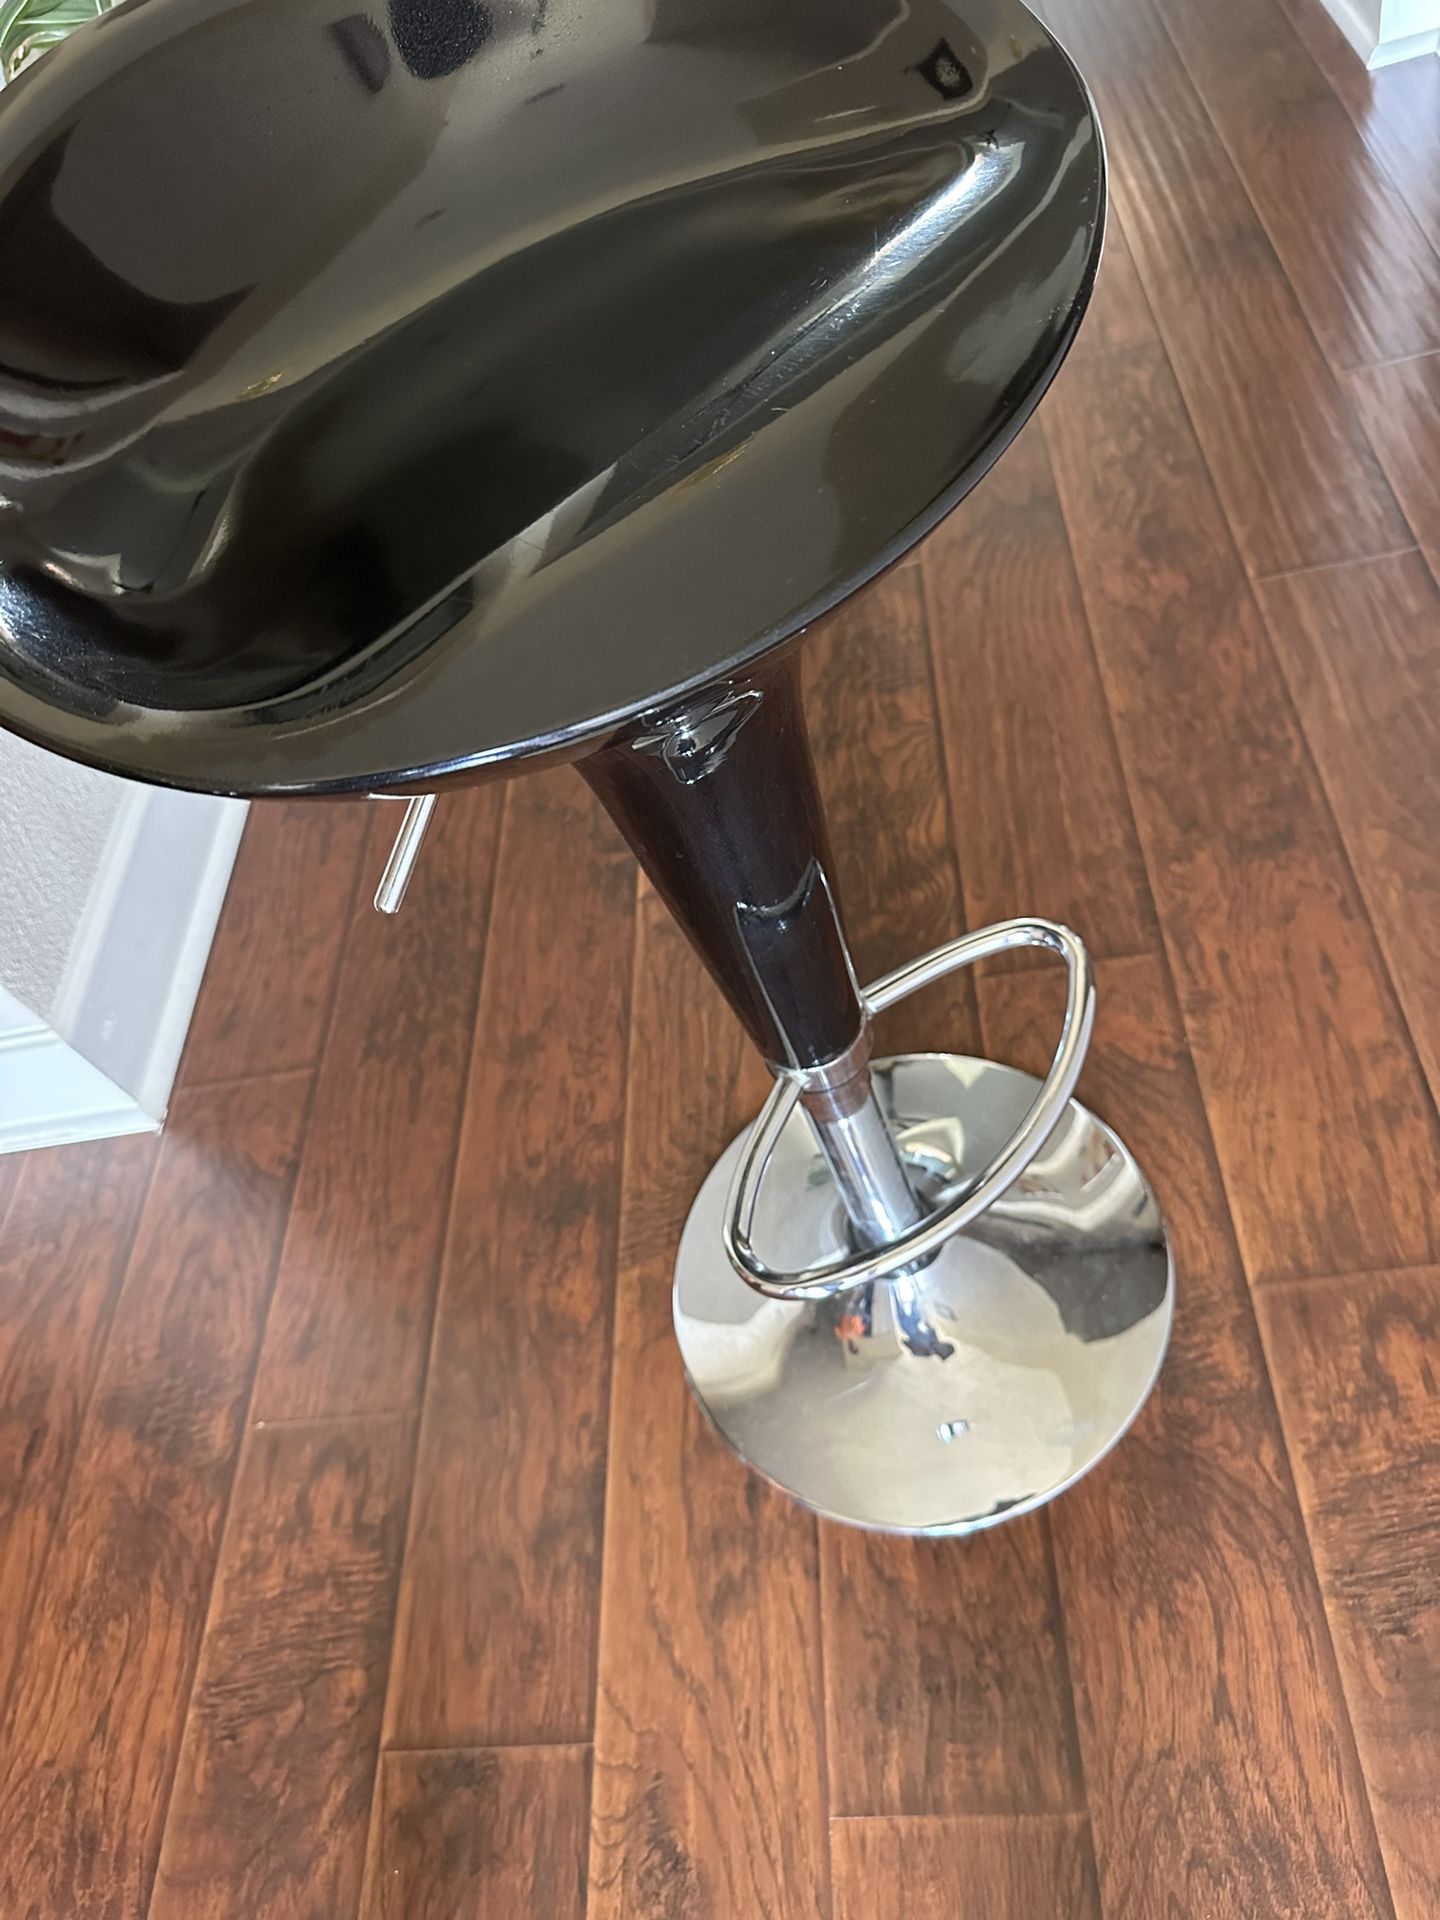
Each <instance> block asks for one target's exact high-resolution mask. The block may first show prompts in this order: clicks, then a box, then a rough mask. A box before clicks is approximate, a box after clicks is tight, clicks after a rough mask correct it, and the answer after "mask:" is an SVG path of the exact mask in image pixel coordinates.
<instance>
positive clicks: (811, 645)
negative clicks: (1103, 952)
mask: <svg viewBox="0 0 1440 1920" xmlns="http://www.w3.org/2000/svg"><path fill="white" fill-rule="evenodd" d="M805 701H806V713H807V716H808V719H809V724H810V731H811V735H812V737H813V740H814V745H815V759H816V767H817V771H818V773H819V777H820V786H821V792H822V794H823V796H824V800H825V811H826V819H827V822H828V824H829V828H830V837H831V842H832V844H833V847H834V852H835V860H836V865H837V868H838V875H837V882H838V887H837V890H838V892H839V896H840V904H841V909H842V911H843V913H844V917H845V929H846V933H847V936H848V938H849V941H850V945H851V950H852V952H853V954H854V957H855V965H856V968H857V970H858V971H859V974H860V978H861V980H862V981H868V980H874V979H878V978H879V976H880V975H881V974H883V973H888V972H889V971H890V969H891V968H892V967H897V966H899V965H901V964H902V962H904V961H906V960H913V959H914V958H915V956H916V955H917V954H921V953H925V952H927V951H928V950H929V949H930V948H931V947H938V946H940V945H941V944H942V942H944V941H946V940H953V939H954V938H955V937H956V935H957V934H959V933H962V932H963V931H964V928H965V910H964V906H963V903H962V901H961V898H960V888H959V885H958V883H957V880H956V873H955V848H954V836H953V834H952V833H951V830H950V808H949V800H948V795H947V793H946V787H945V765H944V760H943V757H942V754H941V748H940V736H939V729H938V725H937V719H936V711H935V692H934V683H933V680H932V676H931V665H930V654H929V647H928V636H927V631H926V621H925V599H924V589H923V587H922V585H921V579H920V574H919V572H918V571H916V570H915V569H914V568H910V569H906V570H905V571H904V572H901V573H893V574H888V575H887V576H886V577H885V578H884V579H883V580H880V581H877V582H876V584H875V586H874V587H872V588H871V589H870V590H869V591H868V592H867V593H865V594H864V595H863V596H861V597H860V598H858V599H856V600H852V601H850V602H849V603H848V604H847V605H846V606H845V607H843V608H842V609H841V610H840V612H839V613H837V614H835V615H834V616H832V618H831V619H829V620H827V621H825V622H824V623H823V625H821V626H820V627H818V628H817V629H816V631H815V633H814V635H813V636H812V638H811V639H810V640H809V641H808V642H807V646H806V654H805ZM877 791H883V792H884V793H885V795H886V805H885V811H884V812H883V814H882V813H881V812H880V811H878V810H877V808H876V804H875V797H876V793H877ZM978 1032H979V1028H978V1024H977V1021H976V1015H975V993H974V985H973V983H972V981H971V980H970V979H969V977H968V976H967V975H964V974H959V975H956V976H955V977H954V978H953V979H952V980H948V981H946V982H944V983H943V984H940V985H938V986H936V987H935V989H934V990H933V991H932V992H930V993H928V994H927V995H926V996H925V998H924V999H923V1000H921V1001H917V1002H914V1003H910V1002H903V1003H902V1004H901V1005H900V1006H899V1007H897V1008H896V1009H895V1011H894V1012H893V1013H891V1014H888V1015H887V1016H886V1017H885V1020H884V1022H883V1026H882V1028H881V1031H880V1043H881V1045H882V1046H884V1047H886V1048H906V1047H913V1046H917V1045H919V1044H921V1042H920V1039H919V1036H920V1035H921V1034H922V1033H923V1034H924V1035H925V1036H926V1042H927V1043H928V1044H929V1045H930V1046H936V1047H951V1048H955V1049H957V1050H958V1051H960V1052H962V1053H963V1052H967V1051H969V1050H971V1049H972V1048H973V1047H974V1044H975V1040H976V1037H977V1035H978Z"/></svg>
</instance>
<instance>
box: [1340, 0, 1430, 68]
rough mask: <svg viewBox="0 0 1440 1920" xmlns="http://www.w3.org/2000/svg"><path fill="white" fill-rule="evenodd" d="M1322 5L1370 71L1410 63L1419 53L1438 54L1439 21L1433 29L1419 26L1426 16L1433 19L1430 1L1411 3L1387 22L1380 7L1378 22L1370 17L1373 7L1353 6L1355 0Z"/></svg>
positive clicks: (1382, 8) (1419, 0) (1418, 0)
mask: <svg viewBox="0 0 1440 1920" xmlns="http://www.w3.org/2000/svg"><path fill="white" fill-rule="evenodd" d="M1322 4H1323V5H1324V8H1325V11H1326V12H1327V13H1328V14H1329V15H1330V17H1331V19H1332V20H1333V21H1334V22H1335V24H1336V26H1338V27H1339V29H1340V31H1341V32H1342V33H1343V34H1344V36H1345V38H1346V39H1347V40H1348V41H1349V42H1350V45H1351V46H1352V47H1353V48H1354V49H1355V51H1356V53H1358V54H1359V56H1360V58H1361V59H1362V60H1363V61H1364V62H1365V65H1366V66H1367V67H1368V68H1370V70H1371V71H1372V72H1374V71H1375V70H1376V69H1377V68H1379V67H1391V66H1394V65H1395V64H1396V63H1397V62H1398V61H1401V60H1413V59H1415V58H1416V56H1417V55H1420V54H1432V53H1436V52H1440V22H1437V24H1436V25H1435V26H1430V25H1428V24H1426V25H1424V26H1422V25H1420V21H1421V20H1422V19H1424V18H1426V17H1427V16H1428V20H1430V21H1434V20H1435V18H1436V12H1435V4H1434V0H1412V4H1411V5H1410V6H1408V7H1404V8H1401V9H1400V10H1399V11H1398V12H1394V13H1392V16H1391V17H1390V18H1389V19H1387V16H1386V9H1385V8H1384V7H1381V8H1380V9H1379V17H1378V22H1377V20H1376V19H1374V18H1372V17H1371V15H1372V14H1373V13H1374V12H1375V9H1374V7H1373V4H1372V6H1371V7H1370V8H1368V9H1367V8H1366V7H1364V6H1363V5H1361V4H1357V0H1322Z"/></svg>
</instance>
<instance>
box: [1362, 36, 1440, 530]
mask: <svg viewBox="0 0 1440 1920" xmlns="http://www.w3.org/2000/svg"><path fill="white" fill-rule="evenodd" d="M1435 64H1436V68H1437V71H1440V60H1437V61H1436V63H1435ZM1350 390H1351V392H1352V393H1353V394H1354V395H1355V402H1356V405H1357V406H1358V408H1359V410H1360V418H1361V419H1362V420H1363V421H1364V423H1365V430H1366V432H1367V433H1368V434H1369V435H1370V439H1371V442H1372V444H1373V445H1374V448H1375V451H1376V453H1377V454H1378V455H1379V456H1380V464H1381V466H1382V467H1384V469H1385V471H1386V473H1387V474H1388V475H1389V478H1390V484H1391V486H1392V487H1393V488H1394V489H1395V497H1396V498H1397V499H1398V500H1399V502H1400V504H1401V506H1402V507H1403V508H1404V509H1405V518H1406V519H1407V520H1408V521H1409V523H1410V527H1411V530H1412V532H1413V533H1414V535H1415V538H1416V539H1417V540H1418V541H1419V542H1420V544H1421V546H1422V547H1424V548H1426V549H1427V551H1428V552H1429V555H1430V560H1431V564H1432V565H1440V354H1436V353H1430V354H1425V355H1423V356H1422V357H1421V358H1420V359H1418V360H1406V361H1402V362H1401V363H1400V364H1399V365H1398V366H1393V367H1368V368H1366V369H1365V370H1364V371H1363V372H1361V373H1357V374H1355V375H1354V376H1353V377H1352V379H1351V382H1350Z"/></svg>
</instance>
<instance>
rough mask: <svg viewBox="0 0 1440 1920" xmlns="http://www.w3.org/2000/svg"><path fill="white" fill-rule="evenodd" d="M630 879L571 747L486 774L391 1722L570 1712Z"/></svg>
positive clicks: (444, 1740) (588, 1548) (584, 1612)
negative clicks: (474, 949) (456, 1150)
mask: <svg viewBox="0 0 1440 1920" xmlns="http://www.w3.org/2000/svg"><path fill="white" fill-rule="evenodd" d="M634 898H635V870H634V866H633V863H632V861H631V858H630V855H629V853H628V851H627V850H626V849H625V847H624V846H623V845H622V843H621V841H620V837H619V835H618V834H617V833H616V832H615V831H614V829H613V828H612V827H611V825H610V823H609V821H608V820H607V819H606V817H605V815H604V814H603V812H602V811H601V809H600V806H599V803H598V802H597V801H595V800H594V799H592V797H591V796H590V794H589V792H588V791H587V789H586V788H585V787H584V785H583V784H582V783H581V782H580V780H579V779H578V778H577V777H576V775H575V774H574V773H573V771H571V770H570V769H569V768H564V767H562V768H557V769H555V770H553V771H551V772H549V773H541V774H533V775H527V776H526V778H525V779H524V780H523V781H520V782H518V783H517V784H516V785H515V786H513V787H511V788H510V789H509V790H508V792H507V795H506V802H505V819H504V825H503V828H502V832H501V842H500V853H499V864H498V866H497V869H496V878H495V901H496V908H495V915H494V922H493V925H492V929H491V934H490V939H489V946H488V953H487V958H486V963H485V977H484V982H483V985H482V988H481V998H480V1010H479V1015H478V1019H477V1022H476V1029H475V1052H474V1059H473V1062H472V1066H471V1078H470V1089H469V1094H468V1097H467V1102H466V1112H465V1121H464V1130H463V1133H462V1138H461V1145H460V1155H459V1163H458V1167H457V1171H456V1178H455V1187H454V1196H453V1202H452V1211H451V1219H450V1229H449V1236H448V1242H447V1247H446V1253H445V1260H444V1273H443V1277H442V1281H441V1293H440V1301H439V1306H438V1309H437V1325H436V1332H435V1342H434V1358H433V1362H432V1366H431V1371H430V1380H429V1385H428V1389H427V1393H426V1400H425V1414H424V1424H423V1427H422V1432H421V1441H420V1461H419V1467H418V1469H417V1475H416V1485H415V1500H414V1511H413V1514H412V1519H411V1535H410V1543H409V1546H408V1548H407V1551H406V1561H405V1576H404V1580H403V1583H402V1588H401V1600H400V1615H399V1624H398V1627H397V1632H396V1656H395V1667H394V1675H393V1681H392V1687H391V1694H390V1703H389V1707H388V1710H387V1715H386V1726H387V1739H388V1740H389V1742H390V1743H391V1744H394V1745H397V1746H407V1747H437V1746H484V1745H502V1744H503V1745H512V1744H524V1743H528V1742H551V1741H573V1740H583V1739H588V1737H589V1734H590V1720H591V1710H592V1700H593V1697H594V1685H595V1655H594V1644H595V1631H596V1625H595V1622H596V1610H597V1605H598V1600H599V1590H600V1545H601V1541H600V1534H601V1522H602V1514H603V1503H604V1471H605V1390H606V1381H607V1376H608V1359H609V1328H610V1309H611V1300H612V1290H613V1281H614V1261H615V1234H616V1221H617V1215H618V1209H619V1186H620V1153H621V1141H622V1131H623V1128H622V1117H623V1112H624V1073H625V1059H624V1049H623V1045H622V1042H621V1035H622V1034H623V1033H624V1031H625V1021H626V1011H627V1003H628V998H629V973H630V954H631V945H632V931H633V910H634ZM541 1408H543V1409H544V1413H543V1417H537V1412H536V1410H537V1409H541Z"/></svg>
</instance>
